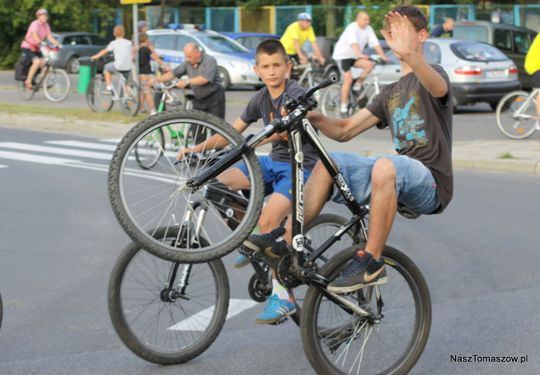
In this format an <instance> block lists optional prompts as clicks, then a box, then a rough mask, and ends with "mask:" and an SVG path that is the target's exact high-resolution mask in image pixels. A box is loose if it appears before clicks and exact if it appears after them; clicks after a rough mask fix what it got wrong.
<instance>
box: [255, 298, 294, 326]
mask: <svg viewBox="0 0 540 375" xmlns="http://www.w3.org/2000/svg"><path fill="white" fill-rule="evenodd" d="M295 312H296V305H295V304H294V303H292V302H289V301H287V300H284V299H280V298H279V296H278V295H277V294H272V296H271V297H270V299H269V300H268V302H267V303H266V306H265V307H264V311H263V312H262V313H261V314H260V315H259V316H258V317H257V319H256V320H255V323H257V324H274V323H277V322H279V321H280V320H282V319H283V318H286V317H287V316H289V315H292V314H294V313H295Z"/></svg>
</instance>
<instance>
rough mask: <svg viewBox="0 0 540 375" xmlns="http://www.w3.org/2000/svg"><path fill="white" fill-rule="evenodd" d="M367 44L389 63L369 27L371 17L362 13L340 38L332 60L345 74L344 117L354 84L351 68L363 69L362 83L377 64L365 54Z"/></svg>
mask: <svg viewBox="0 0 540 375" xmlns="http://www.w3.org/2000/svg"><path fill="white" fill-rule="evenodd" d="M366 44H368V45H369V46H370V47H372V48H375V52H377V54H378V55H379V56H380V57H381V59H382V60H383V61H388V57H387V56H386V55H385V53H384V51H383V49H382V48H381V46H380V44H379V40H378V39H377V36H376V35H375V32H374V31H373V28H372V27H371V26H369V15H368V14H367V13H366V12H364V11H361V12H358V14H357V15H356V20H355V22H352V23H350V24H349V25H348V26H347V27H346V28H345V31H344V32H343V34H341V36H340V37H339V40H338V41H337V43H336V46H335V48H334V53H333V55H332V58H333V59H334V60H336V61H337V63H338V65H340V66H341V70H342V73H343V86H341V108H340V110H341V113H342V115H346V114H347V107H348V102H349V90H350V89H351V87H352V83H353V77H352V72H351V67H353V66H354V67H355V68H361V69H362V73H361V74H360V76H359V77H358V82H360V83H361V82H362V81H363V80H364V79H365V78H366V77H367V76H368V75H369V73H371V71H372V70H373V68H374V67H375V63H374V62H373V61H371V60H369V56H368V55H365V54H364V53H363V50H364V47H365V46H366Z"/></svg>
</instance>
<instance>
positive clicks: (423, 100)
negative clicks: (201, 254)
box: [247, 6, 453, 293]
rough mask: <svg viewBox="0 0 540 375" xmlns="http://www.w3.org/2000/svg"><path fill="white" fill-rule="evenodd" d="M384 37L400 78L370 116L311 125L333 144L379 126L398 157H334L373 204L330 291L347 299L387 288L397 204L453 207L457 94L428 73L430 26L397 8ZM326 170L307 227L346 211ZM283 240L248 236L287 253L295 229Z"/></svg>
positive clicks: (439, 72) (355, 190) (308, 209)
mask: <svg viewBox="0 0 540 375" xmlns="http://www.w3.org/2000/svg"><path fill="white" fill-rule="evenodd" d="M382 34H383V36H384V38H385V39H386V42H387V43H388V46H389V47H390V49H392V51H394V53H395V54H396V56H397V57H398V58H399V59H400V62H401V72H402V73H401V74H402V77H401V78H400V79H399V81H397V82H395V83H392V84H390V85H389V86H387V87H385V88H384V89H383V90H382V92H381V93H380V94H379V95H378V96H377V97H376V98H375V100H374V101H373V102H372V103H370V104H369V105H368V106H367V107H366V108H364V109H362V110H361V111H359V112H358V113H356V114H355V115H354V116H352V117H350V118H348V119H332V118H328V117H325V116H323V115H321V114H320V113H317V112H312V113H310V114H309V116H308V118H309V120H310V121H311V122H312V123H313V125H314V126H316V127H317V128H318V129H319V130H321V131H322V132H323V133H324V134H325V135H326V136H328V137H329V138H332V139H335V140H339V141H341V142H346V141H348V140H350V139H352V138H353V137H355V136H357V135H358V134H360V133H363V132H364V131H366V130H368V129H370V128H372V127H374V126H377V127H378V128H381V129H383V128H386V127H389V128H390V133H391V135H392V138H393V142H394V146H395V149H396V151H397V153H398V155H386V156H382V157H364V156H359V155H354V154H345V153H333V154H332V158H333V159H334V161H335V162H336V163H337V166H338V167H339V171H340V173H341V175H342V177H343V178H344V179H345V181H346V183H347V185H348V186H349V187H350V189H351V193H352V194H353V196H354V197H355V199H356V200H357V201H358V202H359V203H360V204H366V203H368V202H369V203H370V216H369V221H370V222H369V236H368V241H367V244H366V245H365V247H364V248H362V249H359V250H358V251H357V252H356V254H355V255H354V257H353V259H352V262H351V263H350V264H349V265H348V266H347V267H346V269H344V270H343V271H342V273H341V274H340V275H339V277H338V278H336V279H335V280H334V281H332V282H331V283H330V285H329V286H328V290H329V291H334V292H336V293H348V292H353V291H355V290H358V289H360V288H363V287H366V286H370V285H378V284H383V283H385V282H386V281H387V277H386V271H385V267H384V262H383V260H382V259H381V256H382V251H383V248H384V246H385V242H386V240H387V238H388V235H389V234H390V230H391V228H392V224H393V222H394V218H395V215H396V210H397V207H398V203H399V204H400V205H404V206H406V207H407V208H408V209H409V210H411V211H413V212H415V213H417V214H436V213H440V212H442V211H443V210H444V209H445V208H446V207H447V205H448V203H449V202H450V200H451V199H452V193H453V177H452V158H451V150H452V99H451V98H452V94H451V92H450V84H449V80H448V76H447V74H446V72H445V71H444V69H443V68H442V67H440V66H439V65H429V64H428V63H427V62H426V60H425V59H424V56H423V51H422V45H423V43H424V41H425V40H426V39H427V38H428V32H427V21H426V18H425V16H424V15H423V13H422V12H421V11H420V10H419V9H418V8H415V7H413V6H399V7H397V8H395V9H394V10H393V11H391V12H389V13H388V14H387V15H386V16H385V22H384V29H383V30H382ZM332 188H333V180H332V178H331V177H330V175H329V174H328V172H327V170H326V168H325V167H324V166H323V165H322V163H320V162H318V163H317V164H316V166H315V167H314V169H313V172H312V178H311V179H310V180H309V181H308V183H307V184H306V189H305V194H304V197H305V200H304V207H305V212H304V221H305V223H309V222H310V221H311V220H313V218H315V217H316V216H317V215H318V213H319V212H320V211H321V209H322V208H323V206H324V204H325V203H326V201H327V200H329V199H330V198H331V199H332V200H334V201H336V202H341V203H344V199H343V197H342V195H341V193H340V192H339V191H338V190H336V189H334V190H332ZM283 237H284V239H285V240H280V239H279V238H277V236H276V238H270V237H269V236H266V237H263V236H257V235H251V236H250V238H249V239H248V240H247V241H250V242H251V243H253V244H256V245H257V247H258V248H261V249H268V248H270V249H271V251H272V252H273V253H274V254H279V253H282V252H283V251H284V250H283V249H285V250H286V249H287V248H288V246H290V244H291V230H290V224H288V225H287V231H286V233H285V234H284V235H283Z"/></svg>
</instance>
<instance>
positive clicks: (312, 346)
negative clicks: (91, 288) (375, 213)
mask: <svg viewBox="0 0 540 375" xmlns="http://www.w3.org/2000/svg"><path fill="white" fill-rule="evenodd" d="M331 83H332V81H330V80H328V81H324V82H322V83H321V84H320V85H318V86H316V87H314V88H312V89H310V90H309V91H308V92H306V93H305V94H304V95H303V96H301V97H300V98H298V99H296V100H292V101H289V102H288V103H287V106H286V107H287V110H288V112H289V115H287V116H285V117H282V118H281V119H276V120H274V121H272V122H271V123H270V124H268V125H267V126H266V127H265V128H264V130H263V131H261V132H260V133H258V134H256V135H254V136H252V137H248V138H246V139H243V138H242V137H240V135H239V134H238V133H237V132H236V131H235V130H234V129H232V128H231V127H230V126H228V125H226V124H224V123H223V122H222V121H221V120H219V119H217V118H215V117H214V116H211V115H208V114H204V113H200V112H196V111H193V112H176V113H169V114H158V115H157V116H154V117H151V118H150V119H148V120H147V121H144V122H143V123H140V124H138V125H137V126H136V127H134V128H132V129H131V130H130V131H129V132H128V133H127V134H126V136H125V137H124V138H123V139H122V141H121V142H120V144H119V146H118V148H117V149H116V151H115V153H114V155H113V159H112V161H111V168H110V171H109V180H108V181H109V197H110V199H111V203H112V206H113V210H114V212H115V214H116V217H117V219H118V220H119V222H120V224H121V225H122V227H123V228H124V230H126V232H127V233H128V234H129V235H130V236H131V237H132V239H134V240H136V241H139V243H140V244H141V246H143V247H144V248H145V249H146V250H147V251H150V252H152V253H153V254H155V255H157V256H159V257H162V258H163V259H166V260H169V261H177V262H186V263H203V262H208V261H211V260H213V259H217V258H219V257H221V256H223V255H225V254H227V253H229V252H231V251H232V250H234V249H236V248H238V247H239V246H240V245H241V244H242V243H243V241H244V240H245V239H246V238H247V237H248V236H249V234H250V233H251V231H252V230H253V228H254V226H255V225H256V223H257V220H258V217H259V214H260V212H261V208H262V203H263V196H264V188H263V183H262V181H263V179H262V176H261V172H260V168H259V165H258V161H257V159H256V157H255V154H254V148H255V147H256V146H257V145H258V144H260V143H261V142H263V141H264V140H265V139H267V138H269V137H271V136H272V135H274V134H278V133H281V132H284V131H286V132H287V134H288V141H289V145H290V149H291V150H292V151H291V156H292V160H291V167H292V172H293V178H292V193H293V202H292V207H293V210H292V223H293V225H292V229H293V250H292V251H291V254H290V255H287V256H285V257H283V258H282V259H281V260H280V261H279V262H278V264H277V265H276V274H277V277H278V280H279V281H280V282H281V283H282V284H283V285H284V286H285V287H287V288H294V287H296V286H299V285H302V284H306V285H309V289H308V291H307V293H306V297H305V300H304V303H303V305H302V314H301V333H302V340H303V343H304V348H305V352H306V355H307V357H308V359H309V361H310V362H311V364H312V365H313V367H314V369H315V370H316V371H318V372H319V373H321V374H334V373H335V374H342V373H360V371H362V373H377V374H378V373H395V374H400V373H406V372H408V371H410V369H411V368H412V367H413V366H414V364H415V363H416V361H417V360H418V358H419V357H420V355H421V353H422V351H423V349H424V347H425V344H426V342H427V338H428V336H429V330H430V326H431V301H430V295H429V290H428V288H427V285H426V282H425V280H424V278H423V276H422V274H421V272H420V270H419V269H418V268H417V267H416V266H415V265H414V263H413V262H412V261H411V260H410V259H409V258H408V257H407V256H405V255H404V254H403V253H401V252H400V251H399V250H397V249H395V248H393V247H390V246H386V247H385V249H384V252H383V259H384V261H385V263H386V269H387V275H388V280H389V281H388V283H386V284H384V285H379V286H373V287H367V288H364V289H361V290H359V291H356V292H354V293H350V294H347V295H338V294H335V293H333V292H330V291H328V290H327V289H326V287H327V285H328V284H329V283H330V281H331V280H333V279H334V278H335V277H337V275H338V274H339V273H340V271H341V270H343V269H344V268H345V267H346V266H347V265H348V263H349V262H350V261H351V259H352V255H353V253H354V252H355V251H356V250H357V249H358V247H359V246H361V245H358V246H353V247H350V248H347V249H345V250H343V251H341V252H340V253H338V254H337V255H335V256H333V257H332V258H331V259H329V261H328V262H326V263H325V264H324V265H323V266H320V262H317V259H319V258H320V257H321V256H323V254H324V253H325V251H326V250H327V248H328V246H330V245H331V244H333V243H335V241H337V240H338V239H339V238H341V237H343V236H344V235H345V233H347V232H348V231H349V230H350V229H351V228H353V227H354V226H360V228H361V231H362V232H367V230H366V228H365V227H363V224H362V220H363V219H364V218H365V217H366V215H367V214H368V209H366V208H365V207H361V206H360V205H359V204H358V202H356V200H355V199H354V197H353V196H352V194H351V192H350V189H349V187H348V186H347V185H346V183H345V181H344V179H343V177H342V176H341V174H340V173H339V171H338V169H337V167H336V166H335V164H334V162H333V161H332V159H331V158H330V156H329V154H328V152H327V151H326V150H325V149H324V147H323V145H322V143H321V141H320V140H319V138H318V135H317V133H316V131H315V130H314V129H313V127H312V125H311V124H310V123H309V121H308V120H307V119H306V115H307V113H308V112H309V111H310V110H312V109H313V108H315V107H316V105H317V103H316V101H315V100H314V99H313V97H312V95H313V93H314V92H315V91H316V90H318V89H321V88H324V87H326V86H328V85H330V84H331ZM185 123H190V124H192V125H194V126H198V127H205V128H209V129H211V130H212V131H214V132H215V133H216V134H219V136H221V137H223V138H225V139H226V140H227V141H228V145H227V146H226V147H225V148H223V149H220V150H215V149H214V148H213V144H214V143H213V140H215V138H210V139H207V140H206V146H207V147H206V148H205V152H208V157H207V158H206V159H205V160H200V159H199V160H198V161H196V162H195V163H193V159H192V158H195V156H196V155H189V154H188V156H187V157H186V158H184V159H182V160H181V161H180V162H178V163H177V164H175V159H174V158H171V159H168V158H166V157H163V158H162V159H161V160H160V164H159V165H157V166H156V167H159V168H160V169H159V170H155V171H154V170H153V171H152V173H149V172H147V171H146V172H145V171H140V170H139V171H137V172H135V171H134V170H133V169H132V168H131V165H132V164H131V163H132V157H131V155H132V153H133V149H134V147H135V145H136V144H137V143H138V142H139V141H140V140H141V139H142V138H143V137H144V136H145V135H146V134H148V133H149V132H152V131H154V130H155V129H158V128H161V127H163V126H167V125H169V126H171V125H174V124H185ZM302 138H305V139H306V140H307V141H308V142H310V143H311V144H312V145H313V146H314V147H315V149H316V150H317V152H318V154H319V157H320V159H321V161H322V163H323V165H324V166H325V167H326V169H327V170H328V172H329V174H330V175H331V176H332V178H333V179H334V184H335V185H336V188H337V189H338V190H339V191H340V192H341V194H342V195H343V196H344V198H345V201H346V202H347V204H346V205H347V207H348V208H349V210H350V211H351V212H352V214H353V217H352V219H350V220H349V221H348V222H347V223H346V224H345V225H344V226H342V227H340V229H339V230H337V231H336V233H335V234H334V235H333V236H332V237H330V238H329V239H328V240H327V241H325V243H324V244H323V245H321V246H320V247H318V248H317V249H310V250H307V249H308V248H309V245H308V244H307V243H306V241H305V236H304V225H303V178H299V176H303V164H302V162H303V157H302V156H303V155H302V152H301V144H302ZM238 162H243V163H245V165H246V169H247V171H248V176H247V178H248V181H249V182H250V192H249V196H244V199H245V202H244V204H243V207H245V210H242V212H241V213H242V215H237V214H236V213H238V212H237V211H235V210H234V209H232V210H227V209H226V210H224V212H225V214H227V215H229V217H230V218H231V220H232V221H231V222H232V223H234V224H235V225H229V224H231V222H228V223H227V225H225V226H226V227H228V231H218V230H217V229H216V228H217V224H216V221H213V220H212V218H213V216H217V217H219V218H220V220H221V221H223V220H222V219H221V215H220V214H219V213H216V214H213V213H212V209H211V207H206V208H205V207H199V208H198V209H197V210H194V209H191V208H190V205H191V203H190V202H193V201H194V200H198V199H199V198H200V197H202V198H203V201H205V199H206V200H210V199H211V198H204V197H205V196H207V195H208V191H209V190H211V189H220V185H219V181H218V178H219V176H220V174H221V173H223V172H225V171H227V170H228V169H229V168H231V167H232V166H234V165H235V164H236V163H238ZM227 195H228V194H227ZM231 203H232V202H230V203H229V204H228V205H227V206H231ZM203 208H204V209H203ZM203 211H204V218H205V219H204V220H201V217H203V215H201V213H202V212H203ZM214 212H215V210H214ZM407 215H410V216H412V215H413V213H407ZM171 236H174V241H173V242H170V237H171ZM201 236H203V237H204V239H205V240H206V241H207V242H206V243H203V242H202V241H201V240H200V237H201ZM173 243H174V244H173ZM311 250H312V251H311Z"/></svg>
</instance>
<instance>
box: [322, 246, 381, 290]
mask: <svg viewBox="0 0 540 375" xmlns="http://www.w3.org/2000/svg"><path fill="white" fill-rule="evenodd" d="M387 281H388V278H387V277H386V270H385V268H384V261H383V260H375V258H373V256H372V255H371V254H370V253H368V252H366V251H364V250H360V251H358V252H357V253H356V254H355V255H354V256H353V259H352V261H351V263H350V264H349V265H348V266H347V267H346V268H345V269H344V270H343V271H342V272H341V273H340V275H339V276H338V277H337V279H335V280H334V281H332V282H331V283H330V284H329V285H328V287H327V290H328V291H330V292H335V293H350V292H354V291H355V290H358V289H361V288H365V287H366V286H372V285H381V284H384V283H386V282H387Z"/></svg>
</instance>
